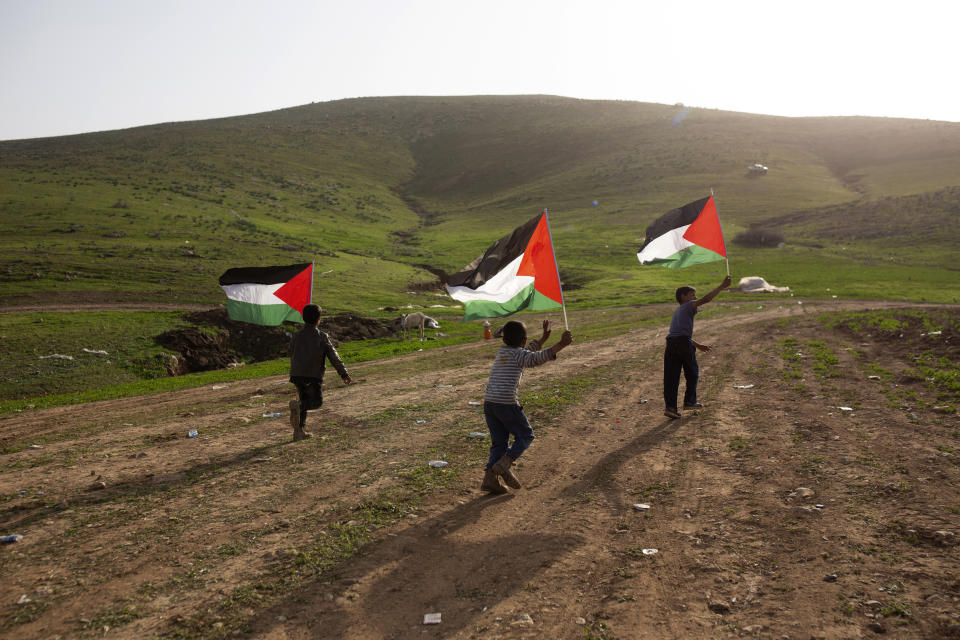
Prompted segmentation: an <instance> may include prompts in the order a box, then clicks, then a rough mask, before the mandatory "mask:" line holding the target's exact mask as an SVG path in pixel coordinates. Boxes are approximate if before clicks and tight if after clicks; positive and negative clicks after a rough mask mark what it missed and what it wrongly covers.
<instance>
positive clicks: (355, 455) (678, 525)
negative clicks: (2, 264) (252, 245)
mask: <svg viewBox="0 0 960 640" xmlns="http://www.w3.org/2000/svg"><path fill="white" fill-rule="evenodd" d="M715 304H717V303H715ZM842 306H843V305H838V304H835V303H834V304H829V305H827V304H824V305H823V308H829V309H836V308H840V307H842ZM867 306H870V305H864V304H859V305H850V306H849V308H858V309H859V308H864V307H867ZM874 306H879V305H874ZM805 310H806V311H805ZM814 310H815V305H811V304H808V305H806V306H799V305H787V304H785V303H784V304H774V305H769V308H768V309H765V310H763V311H762V312H761V311H757V310H755V309H754V308H753V307H751V311H750V312H749V313H746V312H744V311H739V312H730V313H721V314H717V315H716V316H714V317H711V318H706V319H703V320H698V322H697V328H696V331H697V339H698V341H700V342H705V343H707V344H712V345H713V346H714V350H713V351H712V352H711V353H709V354H702V355H701V356H700V364H701V386H700V389H701V392H700V399H701V401H702V402H703V403H704V404H705V408H704V409H702V410H700V411H699V412H687V413H685V415H684V416H683V418H682V419H680V420H669V419H667V418H665V417H664V416H663V415H662V408H663V407H662V401H661V375H662V373H661V371H662V369H661V349H662V340H663V330H662V328H661V329H655V328H653V329H651V328H641V329H634V330H631V331H629V332H628V333H625V334H623V335H619V336H616V337H611V338H605V339H598V340H593V341H589V342H580V343H577V342H575V343H574V345H572V346H571V347H569V348H568V349H567V350H565V351H564V352H563V353H562V354H561V356H560V358H559V359H558V361H556V362H553V363H548V364H547V365H545V366H543V367H540V368H536V369H531V370H528V371H527V372H526V373H525V374H524V379H523V382H522V383H521V392H522V395H523V396H524V397H525V403H526V404H527V412H528V414H529V415H530V416H531V418H532V422H533V423H534V425H535V427H536V428H537V439H536V441H535V442H534V444H533V446H532V447H531V449H530V450H529V451H528V452H527V454H526V455H525V456H524V457H523V458H521V461H520V464H519V471H518V475H519V476H520V478H521V480H522V481H523V483H524V488H523V489H521V490H518V491H515V492H512V493H511V494H510V495H506V496H500V497H489V496H486V495H483V494H481V493H480V492H479V491H478V485H479V481H480V476H481V468H482V464H483V461H484V459H485V452H486V447H487V441H486V440H484V439H478V438H471V437H469V434H470V433H471V432H476V431H481V432H482V431H485V427H484V424H483V419H482V414H481V411H480V408H479V407H477V406H474V405H471V404H470V402H471V401H479V400H481V399H482V394H483V388H484V384H485V382H486V376H487V373H488V369H489V365H490V362H491V359H492V354H493V352H494V350H495V349H496V344H493V343H491V342H487V343H483V342H478V343H476V344H470V345H463V346H460V347H455V348H449V349H443V350H440V349H437V350H428V351H424V352H422V353H415V354H412V355H408V356H403V357H399V358H396V359H392V360H387V361H379V362H371V363H363V364H358V365H355V366H352V367H351V373H352V374H353V376H354V378H355V379H357V381H358V382H357V384H355V385H352V386H349V387H344V386H342V385H340V383H339V382H338V381H336V376H332V377H331V379H329V380H328V385H327V391H326V405H325V407H324V408H323V409H322V410H320V411H318V412H314V413H311V415H310V418H309V420H308V428H309V429H310V430H311V431H313V432H314V434H315V436H314V438H312V439H311V440H307V441H304V442H299V443H291V442H290V431H291V430H290V427H289V426H288V423H287V411H288V409H287V402H288V400H289V399H290V398H291V397H293V395H292V394H293V392H292V387H291V386H290V385H289V384H286V383H285V381H284V380H283V378H280V377H277V378H269V379H260V380H252V381H245V382H240V383H231V384H230V385H229V386H228V387H227V388H220V389H214V388H213V387H212V386H207V387H204V388H200V389H193V390H185V391H179V392H175V393H167V394H158V395H152V396H146V397H139V398H130V399H124V400H118V401H109V402H99V403H91V404H86V405H81V406H73V407H63V408H57V409H50V410H43V411H32V412H28V413H23V414H19V415H16V416H4V417H2V418H0V436H2V439H3V443H4V444H5V446H6V447H7V450H8V451H9V450H13V451H14V452H12V453H7V454H4V455H2V456H0V495H2V498H3V500H2V502H0V533H3V534H6V533H19V534H22V535H23V536H24V537H23V540H22V541H21V542H19V543H15V544H9V545H5V546H3V547H0V576H2V581H0V584H2V587H0V614H2V618H0V636H2V637H4V638H75V637H80V638H83V637H89V638H94V637H96V638H100V637H107V638H155V637H162V638H219V637H227V638H233V637H240V638H276V639H281V638H291V639H293V638H297V639H300V638H304V639H305V638H351V639H377V638H483V639H485V640H487V639H494V638H606V639H612V638H621V639H622V638H727V637H756V638H804V639H806V638H870V637H873V636H877V635H880V634H883V637H889V638H943V637H960V571H958V547H957V537H958V534H960V531H958V529H960V527H958V521H960V466H958V464H960V460H958V454H957V449H958V448H960V419H958V417H957V415H956V414H955V413H944V412H941V411H942V410H940V411H938V410H937V409H935V408H934V401H933V400H932V399H931V398H932V392H931V391H930V390H929V388H928V387H927V386H926V385H925V383H924V381H923V380H918V379H915V378H910V377H909V376H906V375H905V374H903V373H902V372H904V371H906V369H908V368H909V367H910V366H911V365H912V357H913V355H914V354H913V352H911V351H910V350H908V349H900V348H898V347H897V343H896V341H894V342H886V343H880V342H874V341H872V340H870V339H869V338H867V337H866V336H859V337H857V336H851V335H850V334H845V333H842V332H840V331H838V330H831V329H828V328H825V326H824V325H823V324H822V323H820V322H818V321H817V320H816V318H815V316H816V314H815V313H812V312H813V311H814ZM592 313H593V314H602V313H609V316H608V317H609V321H610V322H611V323H617V322H625V321H627V322H628V321H629V320H630V318H629V314H630V313H631V311H630V310H619V311H610V312H592ZM952 313H953V314H954V317H956V310H955V309H954V310H953V311H952ZM586 317H587V316H577V315H572V316H571V324H572V328H573V329H574V333H575V335H576V326H577V322H578V319H580V320H581V321H582V320H583V319H585V318H586ZM594 320H596V316H594ZM529 326H531V323H529V322H528V327H529ZM953 337H954V338H956V336H955V335H954V336H953ZM791 338H792V339H794V340H796V341H798V343H799V346H798V347H797V350H798V351H799V352H800V353H802V354H803V355H802V357H800V358H799V359H797V360H793V361H789V360H787V359H785V358H784V355H783V354H784V353H785V346H784V345H785V344H787V343H786V342H785V341H786V340H788V339H791ZM551 342H552V340H551ZM810 342H823V343H826V344H827V345H828V346H829V350H830V351H831V352H832V353H833V354H834V355H835V356H836V358H837V359H838V362H837V363H836V365H835V366H834V367H833V369H832V371H830V372H828V374H822V373H818V372H817V371H815V369H814V366H815V364H816V359H815V358H814V357H812V356H811V355H810V354H809V353H808V351H809V350H810V349H812V348H813V347H811V346H810V345H809V343H810ZM786 351H790V349H789V348H788V349H786ZM953 353H956V352H955V351H954V352H953ZM871 363H874V364H877V365H879V366H881V367H882V368H883V369H885V370H886V371H889V372H892V376H886V377H883V379H881V380H871V379H870V378H869V377H868V365H870V364H871ZM348 364H349V363H348ZM794 365H795V368H793V369H791V366H794ZM744 385H753V387H752V388H749V389H741V388H736V387H737V386H744ZM839 407H848V408H849V409H851V410H845V409H840V408H839ZM272 412H282V413H283V417H281V418H279V419H276V418H265V417H263V415H264V414H265V413H272ZM190 429H197V430H198V431H199V436H198V437H196V438H187V437H186V434H187V432H188V431H189V430H190ZM27 443H30V444H37V443H39V444H38V447H39V448H29V447H27V446H26V444H27ZM436 459H442V460H445V461H447V462H448V463H449V464H448V466H447V467H445V468H442V469H437V468H433V467H430V466H428V465H427V464H426V463H427V462H428V461H430V460H436ZM99 483H103V484H99ZM98 487H99V488H98ZM801 488H805V489H808V490H809V491H806V490H799V491H798V489H801ZM41 492H42V493H41ZM636 503H645V504H648V505H649V506H650V508H649V509H648V510H636V509H634V507H633V505H634V504H636ZM645 549H657V550H658V552H657V553H655V554H652V555H647V554H645V553H644V551H643V550H645ZM427 613H440V614H441V622H440V624H438V625H424V624H423V618H424V614H427Z"/></svg>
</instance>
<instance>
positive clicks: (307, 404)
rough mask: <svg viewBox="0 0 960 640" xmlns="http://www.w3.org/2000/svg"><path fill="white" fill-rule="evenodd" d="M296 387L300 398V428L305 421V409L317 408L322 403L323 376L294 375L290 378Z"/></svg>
mask: <svg viewBox="0 0 960 640" xmlns="http://www.w3.org/2000/svg"><path fill="white" fill-rule="evenodd" d="M290 382H292V383H293V384H294V385H295V386H296V387H297V396H298V398H299V400H300V428H301V429H302V428H303V426H304V425H305V424H306V423H307V411H310V410H312V409H319V408H320V407H321V406H322V405H323V378H307V377H304V376H294V377H292V378H290Z"/></svg>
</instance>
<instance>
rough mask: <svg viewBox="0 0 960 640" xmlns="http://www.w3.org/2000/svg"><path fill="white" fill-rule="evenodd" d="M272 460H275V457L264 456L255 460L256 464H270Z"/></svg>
mask: <svg viewBox="0 0 960 640" xmlns="http://www.w3.org/2000/svg"><path fill="white" fill-rule="evenodd" d="M271 460H273V456H264V457H262V458H254V459H253V461H254V462H270V461H271Z"/></svg>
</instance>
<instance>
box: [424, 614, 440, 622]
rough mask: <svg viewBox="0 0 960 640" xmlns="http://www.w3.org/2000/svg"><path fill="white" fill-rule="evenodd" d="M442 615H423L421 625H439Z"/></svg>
mask: <svg viewBox="0 0 960 640" xmlns="http://www.w3.org/2000/svg"><path fill="white" fill-rule="evenodd" d="M441 617H442V614H439V613H425V614H423V624H440V621H441V620H440V619H441Z"/></svg>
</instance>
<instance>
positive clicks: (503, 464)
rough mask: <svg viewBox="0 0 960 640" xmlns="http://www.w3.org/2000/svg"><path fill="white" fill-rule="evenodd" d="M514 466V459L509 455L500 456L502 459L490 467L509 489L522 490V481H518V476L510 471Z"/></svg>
mask: <svg viewBox="0 0 960 640" xmlns="http://www.w3.org/2000/svg"><path fill="white" fill-rule="evenodd" d="M511 466H513V458H511V457H510V456H508V455H507V454H503V455H502V456H500V459H499V460H497V461H496V462H494V463H493V466H492V467H490V470H491V471H493V472H494V473H495V474H497V475H498V476H500V477H502V478H503V481H504V482H506V483H507V486H508V487H512V488H514V489H519V488H520V481H519V480H517V476H515V475H513V473H512V472H511V471H510V467H511Z"/></svg>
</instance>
